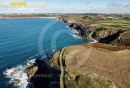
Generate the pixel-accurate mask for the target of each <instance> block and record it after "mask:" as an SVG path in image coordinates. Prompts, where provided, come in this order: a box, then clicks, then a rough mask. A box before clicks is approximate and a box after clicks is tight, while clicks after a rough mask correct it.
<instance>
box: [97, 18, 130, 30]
mask: <svg viewBox="0 0 130 88" xmlns="http://www.w3.org/2000/svg"><path fill="white" fill-rule="evenodd" d="M98 22H99V24H103V25H106V26H109V27H120V28H122V29H124V30H128V29H130V20H100V21H98Z"/></svg>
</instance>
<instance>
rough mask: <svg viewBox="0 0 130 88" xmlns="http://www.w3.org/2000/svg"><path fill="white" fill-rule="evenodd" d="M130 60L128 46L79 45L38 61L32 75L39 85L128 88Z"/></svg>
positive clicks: (57, 87)
mask: <svg viewBox="0 0 130 88" xmlns="http://www.w3.org/2000/svg"><path fill="white" fill-rule="evenodd" d="M129 63H130V50H129V49H127V48H126V47H118V46H111V45H106V44H101V43H93V44H83V45H75V46H69V47H65V48H63V49H61V50H59V51H57V52H56V53H55V54H54V55H53V56H51V57H50V58H48V59H45V60H37V65H35V66H36V67H38V69H37V70H36V71H33V72H34V73H33V75H32V74H28V76H29V77H30V82H33V83H34V86H35V88H43V87H45V88H128V87H129V86H130V84H129V81H130V74H129V73H130V71H129V67H130V64H129ZM32 69H33V68H31V69H30V68H29V69H28V71H27V73H29V71H31V72H32ZM37 75H44V76H45V75H46V77H44V76H43V77H37ZM50 75H51V76H50Z"/></svg>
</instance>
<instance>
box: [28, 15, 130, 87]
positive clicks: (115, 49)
mask: <svg viewBox="0 0 130 88" xmlns="http://www.w3.org/2000/svg"><path fill="white" fill-rule="evenodd" d="M42 18H48V17H42ZM49 18H50V17H49ZM51 18H54V17H51ZM61 22H63V23H65V24H67V25H68V27H70V25H71V24H70V23H68V22H67V21H66V20H63V21H62V20H61ZM76 26H77V27H78V28H79V29H80V27H81V28H82V27H83V26H81V25H79V24H78V25H77V24H76ZM70 28H72V30H75V31H76V32H78V33H79V34H80V33H81V31H77V29H75V28H73V26H72V27H70ZM105 32H108V33H109V31H106V30H105ZM76 36H78V37H81V38H86V39H87V38H88V37H86V36H85V37H84V36H82V35H76ZM107 37H108V36H107ZM108 38H109V37H108ZM117 38H118V37H117ZM90 39H91V38H90ZM93 40H94V42H90V43H92V46H91V45H89V44H90V43H88V44H86V43H85V44H80V45H78V46H76V47H75V45H74V46H70V47H67V48H68V51H69V52H72V53H74V55H76V54H75V52H83V51H84V47H85V50H86V51H87V49H88V47H89V48H91V47H94V52H92V55H95V56H96V57H93V56H90V57H91V59H92V60H93V61H92V62H91V61H90V62H91V64H93V63H95V64H94V65H92V68H91V65H90V64H89V63H88V64H87V65H90V67H89V66H88V68H91V69H88V68H85V66H86V67H87V65H84V68H82V69H81V68H79V69H80V70H81V71H82V70H84V69H85V70H88V71H91V72H92V73H94V74H95V73H96V75H97V74H98V73H99V74H100V75H101V76H102V75H103V76H105V77H106V78H109V79H110V80H109V79H108V81H109V82H110V83H112V85H113V87H112V88H116V87H115V85H116V86H120V85H119V83H120V81H121V80H122V78H123V76H124V75H123V76H122V77H121V78H120V79H119V80H118V79H114V78H113V75H111V74H109V73H113V74H115V73H114V71H115V70H118V69H120V68H119V67H118V63H114V64H116V66H117V67H118V69H117V67H116V66H113V64H112V63H113V62H111V61H112V60H113V59H112V58H111V57H109V56H110V55H112V56H113V57H114V60H115V61H117V62H119V63H120V64H121V65H123V64H122V63H121V61H125V60H122V59H121V61H120V58H117V57H122V56H120V55H123V56H125V55H127V57H129V56H128V54H129V53H130V52H129V51H127V48H126V47H122V46H121V47H119V46H113V45H111V44H108V43H98V42H99V41H98V40H96V38H95V39H94V38H93ZM72 47H73V48H74V51H75V50H76V51H75V52H73V50H72V51H71V49H72ZM77 47H80V48H81V49H82V48H83V51H80V49H77ZM120 48H121V49H120ZM124 49H126V50H124ZM59 52H60V56H61V59H63V62H65V61H64V57H63V55H64V56H65V55H66V53H64V52H67V51H64V52H62V53H61V51H60V50H59V51H58V52H56V53H55V54H53V55H52V57H50V58H51V60H52V61H53V60H54V59H56V60H57V59H58V58H57V57H58V56H57V57H56V58H55V57H54V56H55V55H57V53H59ZM84 52H85V51H84ZM87 52H89V50H88V51H87ZM120 52H123V54H122V53H120ZM80 54H81V55H82V54H83V53H80ZM80 54H79V53H78V55H79V56H80ZM100 54H103V55H100ZM71 55H72V56H73V54H71V53H70V56H69V58H70V57H71ZM105 55H106V58H104V56H105ZM114 55H115V56H114ZM98 56H100V58H101V59H100V58H99V57H98ZM50 58H49V59H50ZM73 58H75V57H73ZM86 58H88V57H86ZM122 58H124V57H122ZM66 59H67V58H66ZM71 59H72V58H71ZM71 59H70V60H71ZM80 59H82V57H80ZM104 59H105V60H106V61H107V62H110V63H108V64H107V63H105V61H104ZM125 59H126V60H128V59H127V58H125ZM78 60H79V59H78ZM89 60H90V59H89ZM118 60H119V61H118ZM73 61H74V60H73ZM100 61H101V62H100ZM53 62H55V61H53ZM70 62H71V61H70ZM74 62H76V61H74ZM79 62H80V61H79ZM96 62H98V64H97V63H96ZM39 63H41V64H42V63H44V62H43V60H40V61H39ZM47 63H48V61H47ZM68 63H69V61H68ZM76 63H78V61H77V62H76ZM86 63H87V62H86ZM125 63H127V62H125ZM56 64H57V63H56ZM82 64H84V63H82ZM100 64H101V66H100ZM33 65H34V64H33ZM58 65H59V64H58ZM69 65H70V66H71V65H72V66H73V63H70V64H69ZM79 65H80V64H79ZM65 66H66V65H65ZM96 66H97V67H96ZM98 66H99V67H98ZM105 66H106V67H105ZM123 66H125V64H124V65H123ZM100 67H101V68H102V69H104V70H102V69H99V68H100ZM109 67H110V68H109ZM112 67H114V69H115V70H112V72H111V71H109V70H107V68H109V69H111V68H112ZM36 68H37V67H36ZM44 68H46V67H44ZM50 68H51V67H50ZM50 68H49V69H48V67H47V68H46V69H47V70H50ZM93 68H96V69H93ZM28 69H29V70H30V69H31V70H32V69H34V70H35V71H37V70H38V69H35V68H34V67H32V66H31V65H30V67H29V68H28ZM79 69H77V71H76V72H77V73H78V70H79ZM97 69H98V70H97ZM29 70H28V72H27V73H26V74H27V75H31V77H30V76H29V77H30V79H31V78H33V76H35V75H34V73H35V72H34V73H31V71H29ZM85 70H84V71H82V72H85ZM106 70H107V71H106ZM42 71H43V70H42ZM123 71H124V70H123ZM29 72H30V73H29ZM82 72H81V73H82ZM103 72H104V73H103ZM86 73H87V72H86ZM118 73H119V72H118ZM47 74H48V73H47ZM76 75H77V74H76ZM91 75H92V74H91ZM118 75H120V74H118ZM118 75H115V76H116V77H118ZM79 76H80V75H79ZM115 76H114V77H115ZM98 77H100V76H98ZM111 79H112V80H111ZM115 80H116V81H115ZM117 80H118V81H119V82H118V81H117ZM105 82H106V81H105ZM113 82H114V83H115V85H114V83H113ZM106 83H107V82H106ZM117 84H118V85H117ZM41 85H42V84H41ZM64 85H65V84H64ZM123 86H125V85H123ZM117 88H118V87H117Z"/></svg>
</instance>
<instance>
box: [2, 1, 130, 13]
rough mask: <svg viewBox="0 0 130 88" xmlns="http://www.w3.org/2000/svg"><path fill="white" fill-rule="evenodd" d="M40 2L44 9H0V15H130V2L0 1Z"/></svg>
mask: <svg viewBox="0 0 130 88" xmlns="http://www.w3.org/2000/svg"><path fill="white" fill-rule="evenodd" d="M14 1H25V2H42V3H46V6H44V7H37V8H36V7H33V6H32V7H30V8H28V7H24V8H21V7H17V8H16V7H15V8H11V7H8V6H6V7H2V6H1V4H0V13H130V0H0V3H2V2H14Z"/></svg>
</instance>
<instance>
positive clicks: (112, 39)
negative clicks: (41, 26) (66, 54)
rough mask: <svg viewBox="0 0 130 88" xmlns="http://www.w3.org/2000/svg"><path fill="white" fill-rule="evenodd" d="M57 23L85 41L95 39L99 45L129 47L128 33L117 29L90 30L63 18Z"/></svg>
mask: <svg viewBox="0 0 130 88" xmlns="http://www.w3.org/2000/svg"><path fill="white" fill-rule="evenodd" d="M58 21H61V22H64V23H66V24H67V25H69V27H70V28H73V29H75V30H77V31H78V32H79V36H80V37H82V38H87V39H95V40H97V41H98V42H100V43H111V44H115V45H122V46H130V43H129V42H128V40H130V35H128V34H129V33H130V31H123V30H122V29H118V28H102V27H101V28H92V27H89V26H84V25H83V24H78V23H69V21H67V20H66V19H65V18H62V17H60V18H58Z"/></svg>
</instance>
